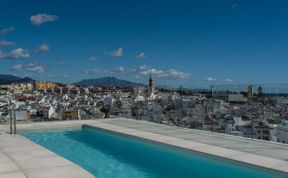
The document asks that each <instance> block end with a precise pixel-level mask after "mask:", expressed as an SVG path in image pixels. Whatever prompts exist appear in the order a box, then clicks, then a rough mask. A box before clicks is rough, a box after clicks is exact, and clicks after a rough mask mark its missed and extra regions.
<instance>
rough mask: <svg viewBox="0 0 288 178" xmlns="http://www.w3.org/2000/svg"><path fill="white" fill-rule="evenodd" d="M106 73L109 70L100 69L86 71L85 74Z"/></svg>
mask: <svg viewBox="0 0 288 178" xmlns="http://www.w3.org/2000/svg"><path fill="white" fill-rule="evenodd" d="M106 72H107V70H105V69H100V68H94V69H88V70H85V71H84V73H86V74H100V73H106Z"/></svg>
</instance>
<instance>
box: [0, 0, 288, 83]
mask: <svg viewBox="0 0 288 178" xmlns="http://www.w3.org/2000/svg"><path fill="white" fill-rule="evenodd" d="M287 7H288V2H287V1H285V0H278V1H273V0H265V1H263V0H253V1H251V0H221V1H215V0H177V1H176V0H123V1H119V0H84V1H77V0H75V1H68V0H61V1H59V0H25V1H16V0H1V6H0V19H1V21H0V73H9V74H15V75H18V76H30V77H32V78H35V79H38V80H52V81H60V82H74V81H78V80H80V79H85V78H98V77H103V76H116V77H118V78H122V79H127V80H131V81H137V82H142V83H143V82H146V81H147V78H148V77H149V75H150V74H151V73H152V74H153V76H154V78H155V79H156V82H157V84H159V85H173V86H175V85H180V84H182V85H184V86H188V87H191V86H195V85H206V84H210V83H217V84H239V83H287V79H286V78H287V77H286V76H287V74H288V72H287V66H288V60H287V59H288V13H287Z"/></svg>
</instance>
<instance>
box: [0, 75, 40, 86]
mask: <svg viewBox="0 0 288 178" xmlns="http://www.w3.org/2000/svg"><path fill="white" fill-rule="evenodd" d="M32 82H35V80H33V79H31V78H29V77H24V78H20V77H17V76H15V75H9V74H0V84H11V83H32Z"/></svg>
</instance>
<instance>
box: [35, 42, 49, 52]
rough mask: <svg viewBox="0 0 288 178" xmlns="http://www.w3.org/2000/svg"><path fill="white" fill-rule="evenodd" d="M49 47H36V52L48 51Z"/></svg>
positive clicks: (45, 45)
mask: <svg viewBox="0 0 288 178" xmlns="http://www.w3.org/2000/svg"><path fill="white" fill-rule="evenodd" d="M49 49H50V47H49V45H48V44H46V43H43V44H41V45H40V46H38V48H37V49H36V52H42V51H43V52H44V51H49Z"/></svg>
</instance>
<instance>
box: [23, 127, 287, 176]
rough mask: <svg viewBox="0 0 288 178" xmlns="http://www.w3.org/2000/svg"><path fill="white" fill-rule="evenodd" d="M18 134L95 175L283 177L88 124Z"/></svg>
mask: <svg viewBox="0 0 288 178" xmlns="http://www.w3.org/2000/svg"><path fill="white" fill-rule="evenodd" d="M22 134H23V135H24V136H26V137H27V138H29V139H31V140H32V141H34V142H36V143H38V144H40V145H42V146H44V147H46V148H48V149H49V150H51V151H53V152H55V153H57V154H58V155H61V156H62V157H64V158H66V159H69V160H71V161H72V162H74V163H76V164H78V165H79V166H81V167H83V168H84V169H86V170H87V171H89V172H90V173H92V174H93V175H95V176H96V177H97V178H115V177H117V178H211V177H215V178H231V177H233V178H248V177H252V178H268V177H269V178H276V177H277V178H278V177H286V176H284V175H280V174H276V173H272V172H267V171H264V170H260V169H256V168H252V167H246V166H243V165H240V164H235V163H232V162H230V161H224V160H220V159H216V158H212V157H209V156H203V155H200V154H197V153H192V152H188V151H184V150H180V149H175V148H172V147H168V146H164V145H160V144H155V143H151V142H146V141H143V140H139V139H135V138H132V137H126V136H123V135H118V134H114V133H110V132H106V131H103V130H99V129H93V128H89V127H83V128H82V129H78V130H59V131H43V132H35V131H33V132H23V133H22Z"/></svg>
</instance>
